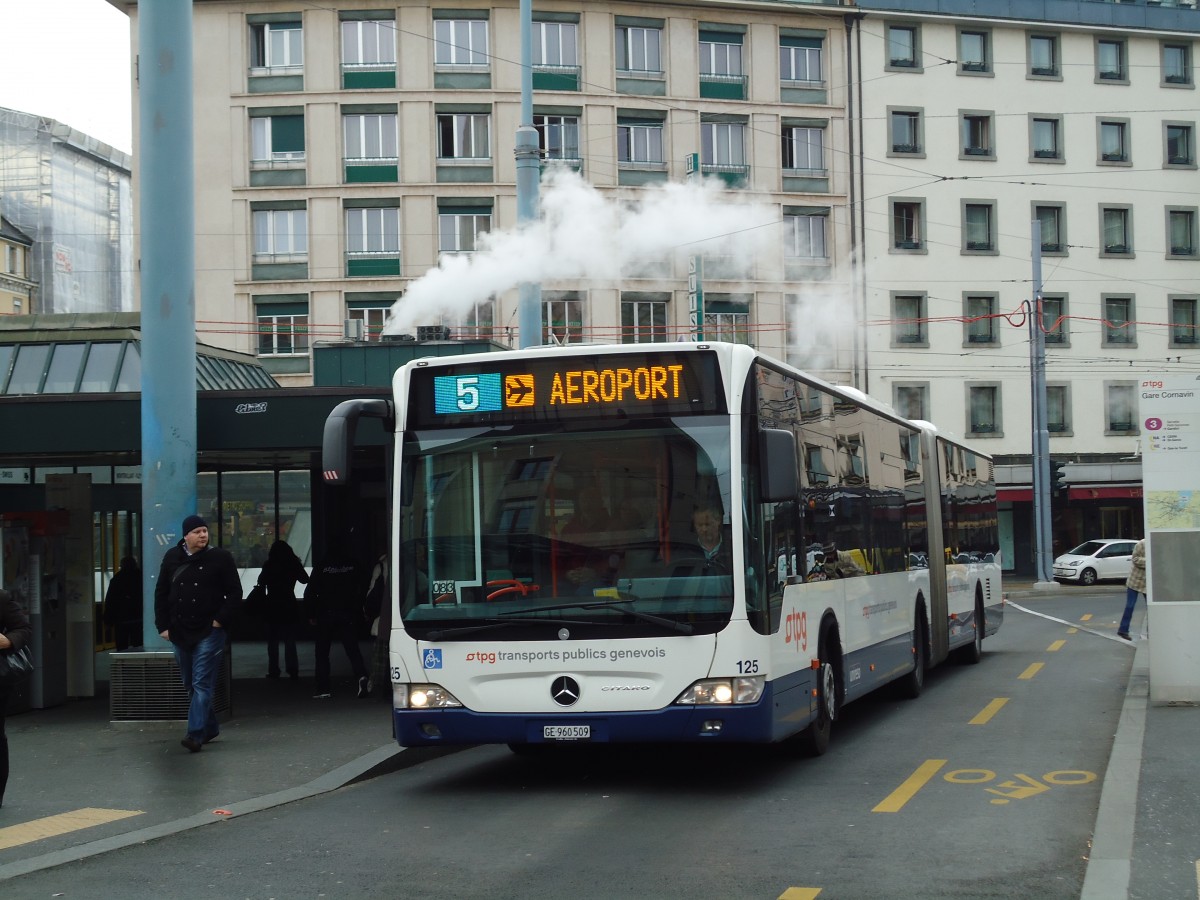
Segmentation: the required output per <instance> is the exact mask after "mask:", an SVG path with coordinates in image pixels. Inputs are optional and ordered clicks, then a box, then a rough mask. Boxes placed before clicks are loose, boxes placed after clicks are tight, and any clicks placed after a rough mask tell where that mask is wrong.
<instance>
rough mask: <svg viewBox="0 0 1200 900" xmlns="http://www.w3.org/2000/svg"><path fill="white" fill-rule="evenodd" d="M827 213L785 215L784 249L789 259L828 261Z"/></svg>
mask: <svg viewBox="0 0 1200 900" xmlns="http://www.w3.org/2000/svg"><path fill="white" fill-rule="evenodd" d="M827 219H828V217H827V216H825V215H806V214H804V215H788V214H786V213H785V214H784V217H783V235H784V249H783V254H784V256H785V257H787V258H788V259H796V260H803V261H805V262H828V260H829V252H828V250H827V249H826V246H825V224H826V221H827Z"/></svg>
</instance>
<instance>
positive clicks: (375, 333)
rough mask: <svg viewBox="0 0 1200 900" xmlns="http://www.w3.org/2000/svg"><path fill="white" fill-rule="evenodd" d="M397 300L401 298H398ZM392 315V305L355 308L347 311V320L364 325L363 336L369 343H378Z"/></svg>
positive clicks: (383, 304) (384, 304)
mask: <svg viewBox="0 0 1200 900" xmlns="http://www.w3.org/2000/svg"><path fill="white" fill-rule="evenodd" d="M396 299H397V300H399V299H400V298H399V297H397V298H396ZM391 314H392V304H391V303H382V304H380V305H379V306H355V307H352V308H350V309H347V310H346V318H347V319H350V320H352V321H354V320H357V321H360V322H362V323H363V336H364V337H365V338H366V340H368V341H378V340H379V338H380V335H382V334H383V329H384V326H385V325H387V320H388V317H389V316H391Z"/></svg>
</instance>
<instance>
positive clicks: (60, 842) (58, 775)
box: [0, 643, 436, 894]
mask: <svg viewBox="0 0 1200 900" xmlns="http://www.w3.org/2000/svg"><path fill="white" fill-rule="evenodd" d="M366 649H367V647H366V645H364V651H365V650H366ZM300 655H301V678H300V679H299V680H297V681H291V680H290V679H288V678H287V677H286V676H285V677H284V678H282V679H267V678H265V677H263V675H264V674H265V671H266V650H265V648H264V646H263V645H262V644H254V643H235V644H234V646H233V686H232V690H231V703H232V707H233V710H232V716H231V718H230V719H229V721H227V722H224V723H222V725H221V735H220V737H219V738H218V739H217V740H216V741H214V742H212V743H211V744H206V745H205V747H204V749H203V750H202V751H201V752H200V753H195V754H193V753H189V752H187V751H186V750H185V749H184V748H183V747H181V746H180V745H179V741H180V739H181V738H182V737H183V735H184V733H185V731H186V728H185V727H184V723H182V722H178V723H175V722H171V723H167V722H164V723H157V722H156V723H151V724H147V725H142V724H137V723H117V724H113V723H111V722H110V721H109V700H108V690H107V687H108V685H107V682H100V683H98V685H97V693H98V696H96V697H93V698H87V699H78V700H68V701H67V702H66V703H65V704H63V705H61V706H57V707H53V708H51V709H44V710H33V711H31V712H27V713H21V714H19V715H15V716H11V717H9V718H8V720H7V726H6V730H7V733H8V739H9V752H10V757H11V773H10V775H9V780H8V789H7V790H6V792H5V796H4V806H3V808H0V882H2V881H3V880H4V879H6V878H11V877H14V876H16V875H21V874H24V873H26V872H30V871H35V870H37V869H43V868H48V867H50V866H55V865H60V864H62V863H64V862H68V861H70V860H73V859H79V858H82V857H84V856H90V855H94V854H95V853H99V852H104V851H107V850H112V849H115V848H118V847H122V846H127V845H129V844H134V843H139V842H142V841H146V840H150V839H152V838H154V837H159V836H162V835H165V834H171V833H175V832H178V831H183V830H186V829H189V828H196V827H199V826H201V825H207V824H209V823H212V822H217V821H222V820H223V819H225V818H228V816H230V815H243V814H245V813H248V812H253V811H256V810H259V809H266V808H269V807H271V806H277V805H279V804H282V803H287V802H291V801H292V800H297V799H302V798H304V797H308V796H312V795H314V794H318V793H323V792H325V791H330V790H335V789H337V788H339V787H342V786H344V785H346V784H349V783H351V782H354V781H357V780H361V779H364V778H369V777H372V776H374V775H377V774H380V773H382V772H384V771H391V770H393V769H396V768H400V767H402V766H404V765H411V764H414V763H416V762H420V761H421V760H423V759H428V758H429V757H430V753H429V752H428V751H425V750H414V751H407V750H402V749H401V748H400V747H398V746H397V745H396V743H395V741H394V740H393V739H392V733H391V705H390V698H389V701H387V702H385V701H384V700H383V699H379V698H374V697H373V698H369V699H358V698H357V697H356V686H355V682H354V678H353V676H352V675H351V674H350V671H349V667H348V665H347V663H346V658H345V654H344V653H342V652H341V648H339V647H335V648H334V652H333V653H332V654H331V662H332V668H333V698H332V699H329V700H315V699H313V696H312V694H313V680H312V645H311V644H309V645H307V646H302V647H301V649H300ZM368 659H369V657H368ZM97 669H98V671H99V673H100V674H102V673H103V671H104V663H103V661H100V662H99V664H98V666H97ZM435 755H436V754H435ZM117 811H121V812H117ZM122 812H124V813H129V814H128V815H122ZM64 814H73V815H71V816H65V815H64ZM50 817H55V818H50ZM0 894H3V888H0Z"/></svg>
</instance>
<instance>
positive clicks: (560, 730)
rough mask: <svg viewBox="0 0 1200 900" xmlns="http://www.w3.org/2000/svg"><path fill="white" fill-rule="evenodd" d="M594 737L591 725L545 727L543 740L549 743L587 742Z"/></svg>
mask: <svg viewBox="0 0 1200 900" xmlns="http://www.w3.org/2000/svg"><path fill="white" fill-rule="evenodd" d="M591 737H592V726H591V725H543V726H542V738H543V739H545V740H547V741H586V740H590V739H591Z"/></svg>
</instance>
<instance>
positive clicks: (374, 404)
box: [321, 400, 393, 485]
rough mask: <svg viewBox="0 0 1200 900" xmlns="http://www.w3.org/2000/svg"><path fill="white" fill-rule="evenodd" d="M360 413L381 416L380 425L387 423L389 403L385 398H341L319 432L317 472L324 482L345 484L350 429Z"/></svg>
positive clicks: (389, 420)
mask: <svg viewBox="0 0 1200 900" xmlns="http://www.w3.org/2000/svg"><path fill="white" fill-rule="evenodd" d="M360 416H367V417H368V418H373V419H383V421H384V426H385V427H390V426H391V423H392V421H393V418H392V404H391V402H389V401H387V400H343V401H342V402H341V403H339V404H338V405H337V406H335V407H334V408H333V411H332V412H330V413H329V415H328V416H327V417H326V419H325V431H324V433H323V434H322V435H321V472H322V475H323V477H324V479H325V483H326V484H329V485H334V484H345V483H346V482H348V481H349V480H350V471H351V465H350V460H351V456H352V454H353V452H354V430H355V428H356V427H357V425H358V420H359V417H360Z"/></svg>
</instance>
